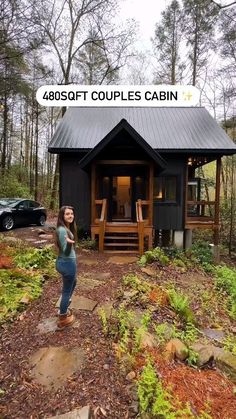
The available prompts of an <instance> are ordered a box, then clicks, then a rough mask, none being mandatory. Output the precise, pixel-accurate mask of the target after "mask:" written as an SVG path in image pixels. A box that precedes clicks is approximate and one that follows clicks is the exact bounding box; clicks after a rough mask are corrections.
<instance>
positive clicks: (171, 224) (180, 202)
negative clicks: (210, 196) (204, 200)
mask: <svg viewBox="0 0 236 419" xmlns="http://www.w3.org/2000/svg"><path fill="white" fill-rule="evenodd" d="M162 157H164V159H165V160H166V161H167V167H166V169H165V170H163V171H162V172H161V176H171V175H173V176H177V203H176V204H172V203H171V204H168V203H164V202H154V205H153V227H154V228H155V230H159V229H163V230H183V229H184V193H185V164H186V163H185V162H186V159H185V157H184V156H178V157H177V156H175V155H171V156H170V155H169V156H168V155H162Z"/></svg>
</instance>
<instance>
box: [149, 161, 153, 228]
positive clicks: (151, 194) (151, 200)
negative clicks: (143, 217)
mask: <svg viewBox="0 0 236 419" xmlns="http://www.w3.org/2000/svg"><path fill="white" fill-rule="evenodd" d="M149 168H150V169H149V202H150V205H149V209H148V219H149V225H151V226H152V224H153V177H154V166H153V162H150V166H149Z"/></svg>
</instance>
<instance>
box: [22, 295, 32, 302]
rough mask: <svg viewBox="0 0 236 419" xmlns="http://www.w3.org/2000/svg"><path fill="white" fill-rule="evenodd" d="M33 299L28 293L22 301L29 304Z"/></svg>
mask: <svg viewBox="0 0 236 419" xmlns="http://www.w3.org/2000/svg"><path fill="white" fill-rule="evenodd" d="M30 301H31V297H30V296H29V295H28V294H25V295H23V297H22V298H21V300H20V303H23V304H29V303H30Z"/></svg>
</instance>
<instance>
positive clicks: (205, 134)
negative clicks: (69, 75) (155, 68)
mask: <svg viewBox="0 0 236 419" xmlns="http://www.w3.org/2000/svg"><path fill="white" fill-rule="evenodd" d="M49 152H50V153H58V154H59V162H60V205H66V204H67V205H73V206H74V208H75V212H76V220H77V223H78V224H79V225H80V226H81V227H83V228H84V229H85V230H90V231H91V235H92V237H93V238H95V237H98V239H99V250H100V251H103V250H112V249H113V250H115V251H117V250H119V251H123V252H127V249H128V250H129V252H130V251H133V252H137V250H138V251H139V253H140V254H142V253H143V251H144V249H145V246H146V247H147V248H151V247H152V245H153V239H154V237H155V240H158V239H159V238H160V237H161V238H162V242H163V243H165V244H167V243H168V242H169V241H170V239H171V240H172V241H173V242H174V243H175V244H176V245H177V246H179V247H188V246H191V238H192V230H193V229H195V228H197V229H202V228H210V229H213V231H214V237H215V239H214V240H215V244H218V236H219V200H220V171H221V157H222V156H223V155H232V154H234V153H236V145H235V144H234V143H233V142H232V140H231V139H230V138H229V137H228V136H227V134H226V133H225V131H224V130H223V129H222V128H221V127H220V126H219V125H218V124H217V123H216V121H215V120H214V119H213V118H212V117H211V115H210V114H209V113H208V112H207V110H206V109H204V108H200V107H199V108H189V107H188V108H169V107H166V108H165V107H163V108H160V107H158V108H155V107H153V108H140V107H132V108H131V107H127V108H126V107H123V108H120V107H107V108H102V107H94V108H86V107H80V108H69V109H68V110H67V112H66V113H65V115H64V117H63V118H62V120H61V122H60V123H59V125H58V127H57V129H56V132H55V134H54V136H53V138H52V140H51V142H50V144H49ZM211 161H215V162H216V180H215V197H214V200H213V201H206V200H202V199H201V194H200V189H201V184H200V183H201V179H200V178H197V177H196V169H197V168H198V167H201V166H203V165H204V164H206V163H209V162H211ZM209 208H211V210H210V211H209Z"/></svg>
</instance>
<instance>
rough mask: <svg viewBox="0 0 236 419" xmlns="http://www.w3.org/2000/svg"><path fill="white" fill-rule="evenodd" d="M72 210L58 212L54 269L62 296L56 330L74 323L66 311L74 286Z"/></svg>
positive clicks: (66, 209) (74, 258)
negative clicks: (58, 279)
mask: <svg viewBox="0 0 236 419" xmlns="http://www.w3.org/2000/svg"><path fill="white" fill-rule="evenodd" d="M74 219H75V216H74V208H73V207H70V206H63V207H61V208H60V210H59V214H58V220H57V229H56V243H57V247H58V249H59V254H58V257H57V260H56V269H57V271H58V272H59V273H60V274H61V275H62V294H61V302H60V314H59V318H58V322H57V327H58V329H64V328H65V327H67V326H70V325H71V324H72V323H74V321H75V317H74V315H73V314H72V311H71V310H70V309H68V307H69V305H70V302H71V297H72V294H73V291H74V289H75V285H76V255H75V239H76V238H77V234H76V224H75V221H74Z"/></svg>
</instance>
